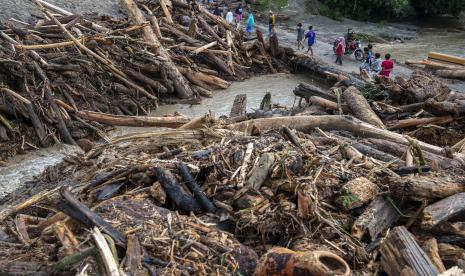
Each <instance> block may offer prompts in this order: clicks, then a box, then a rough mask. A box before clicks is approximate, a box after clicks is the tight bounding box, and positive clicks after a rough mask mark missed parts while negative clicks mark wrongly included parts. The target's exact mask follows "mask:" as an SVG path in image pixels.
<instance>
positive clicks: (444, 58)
mask: <svg viewBox="0 0 465 276" xmlns="http://www.w3.org/2000/svg"><path fill="white" fill-rule="evenodd" d="M428 58H431V59H436V60H441V61H446V62H450V63H455V64H460V65H465V58H461V57H456V56H452V55H446V54H441V53H437V52H429V53H428Z"/></svg>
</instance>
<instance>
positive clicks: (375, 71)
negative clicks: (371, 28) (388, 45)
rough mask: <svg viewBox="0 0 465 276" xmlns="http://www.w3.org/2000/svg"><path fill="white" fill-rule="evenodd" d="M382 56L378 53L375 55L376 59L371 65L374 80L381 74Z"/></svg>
mask: <svg viewBox="0 0 465 276" xmlns="http://www.w3.org/2000/svg"><path fill="white" fill-rule="evenodd" d="M381 62H382V60H381V54H380V53H376V54H375V59H374V60H373V62H372V63H371V72H372V75H373V78H374V77H375V76H376V75H378V74H379V72H381Z"/></svg>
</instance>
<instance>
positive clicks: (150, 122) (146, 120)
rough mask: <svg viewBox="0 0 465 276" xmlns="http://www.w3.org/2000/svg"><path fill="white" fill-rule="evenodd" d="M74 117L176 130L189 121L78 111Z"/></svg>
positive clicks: (106, 122)
mask: <svg viewBox="0 0 465 276" xmlns="http://www.w3.org/2000/svg"><path fill="white" fill-rule="evenodd" d="M76 115H77V116H78V117H79V118H82V119H84V120H89V121H94V122H99V123H104V124H107V125H112V126H138V127H148V126H153V127H169V128H176V127H180V126H182V125H184V124H186V123H188V122H189V121H190V119H188V118H186V117H149V116H124V115H112V114H106V113H99V112H93V111H78V112H76Z"/></svg>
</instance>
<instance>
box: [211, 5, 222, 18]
mask: <svg viewBox="0 0 465 276" xmlns="http://www.w3.org/2000/svg"><path fill="white" fill-rule="evenodd" d="M213 14H214V15H216V16H221V12H220V8H219V7H218V6H216V7H215V10H214V11H213Z"/></svg>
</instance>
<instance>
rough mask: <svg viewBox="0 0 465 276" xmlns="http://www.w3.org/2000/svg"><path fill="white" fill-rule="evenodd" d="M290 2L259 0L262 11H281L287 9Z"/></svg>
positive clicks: (284, 0)
mask: <svg viewBox="0 0 465 276" xmlns="http://www.w3.org/2000/svg"><path fill="white" fill-rule="evenodd" d="M287 5H288V0H259V7H260V10H262V11H264V10H274V11H279V10H282V9H284V8H286V7H287Z"/></svg>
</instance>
